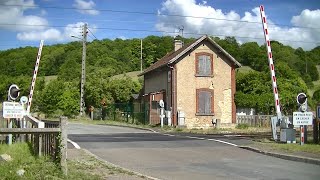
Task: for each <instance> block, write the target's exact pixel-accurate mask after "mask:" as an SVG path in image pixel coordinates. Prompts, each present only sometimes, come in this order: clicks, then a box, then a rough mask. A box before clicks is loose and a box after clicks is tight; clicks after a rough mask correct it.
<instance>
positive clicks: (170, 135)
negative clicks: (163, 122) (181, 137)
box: [163, 134, 175, 137]
mask: <svg viewBox="0 0 320 180" xmlns="http://www.w3.org/2000/svg"><path fill="white" fill-rule="evenodd" d="M163 135H166V136H171V137H173V136H175V135H172V134H163Z"/></svg>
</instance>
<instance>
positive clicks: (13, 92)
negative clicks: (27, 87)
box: [8, 84, 20, 101]
mask: <svg viewBox="0 0 320 180" xmlns="http://www.w3.org/2000/svg"><path fill="white" fill-rule="evenodd" d="M19 95H20V89H19V87H18V86H17V85H15V84H12V85H11V86H10V87H9V92H8V97H9V98H8V100H13V101H14V100H16V99H17V98H18V97H19Z"/></svg>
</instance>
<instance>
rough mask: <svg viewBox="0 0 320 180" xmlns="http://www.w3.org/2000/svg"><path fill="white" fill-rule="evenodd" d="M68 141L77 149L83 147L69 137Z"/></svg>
mask: <svg viewBox="0 0 320 180" xmlns="http://www.w3.org/2000/svg"><path fill="white" fill-rule="evenodd" d="M68 142H69V143H71V144H72V145H73V146H74V147H75V148H76V149H81V147H80V146H79V145H78V144H77V143H76V142H73V141H71V140H70V139H68Z"/></svg>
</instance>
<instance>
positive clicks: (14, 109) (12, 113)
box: [2, 102, 25, 118]
mask: <svg viewBox="0 0 320 180" xmlns="http://www.w3.org/2000/svg"><path fill="white" fill-rule="evenodd" d="M2 106H3V118H23V116H24V114H25V111H24V109H23V106H22V105H21V104H19V103H17V102H3V105H2Z"/></svg>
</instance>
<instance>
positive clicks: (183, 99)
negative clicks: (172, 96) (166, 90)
mask: <svg viewBox="0 0 320 180" xmlns="http://www.w3.org/2000/svg"><path fill="white" fill-rule="evenodd" d="M200 52H207V53H211V54H213V77H196V76H195V74H196V72H195V71H196V70H195V69H196V68H195V65H196V64H195V54H196V53H200ZM220 55H221V53H220V52H219V51H218V50H217V49H215V48H214V47H213V46H212V45H211V44H210V43H208V42H206V41H205V42H204V43H201V44H199V46H196V47H195V48H194V49H193V50H192V51H190V52H189V53H187V54H186V55H185V56H183V57H181V59H180V61H179V62H178V63H177V64H176V69H177V110H178V111H183V112H184V113H185V125H186V126H187V128H209V127H212V119H213V118H216V119H220V120H221V123H222V124H225V125H227V124H231V123H232V118H233V117H232V104H233V98H232V97H233V95H232V78H231V74H232V73H231V72H232V71H231V70H232V69H231V68H232V67H233V66H232V65H231V64H230V62H229V61H228V60H226V59H227V58H226V57H225V56H223V55H221V56H220ZM200 88H208V89H213V90H214V116H196V89H200Z"/></svg>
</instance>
